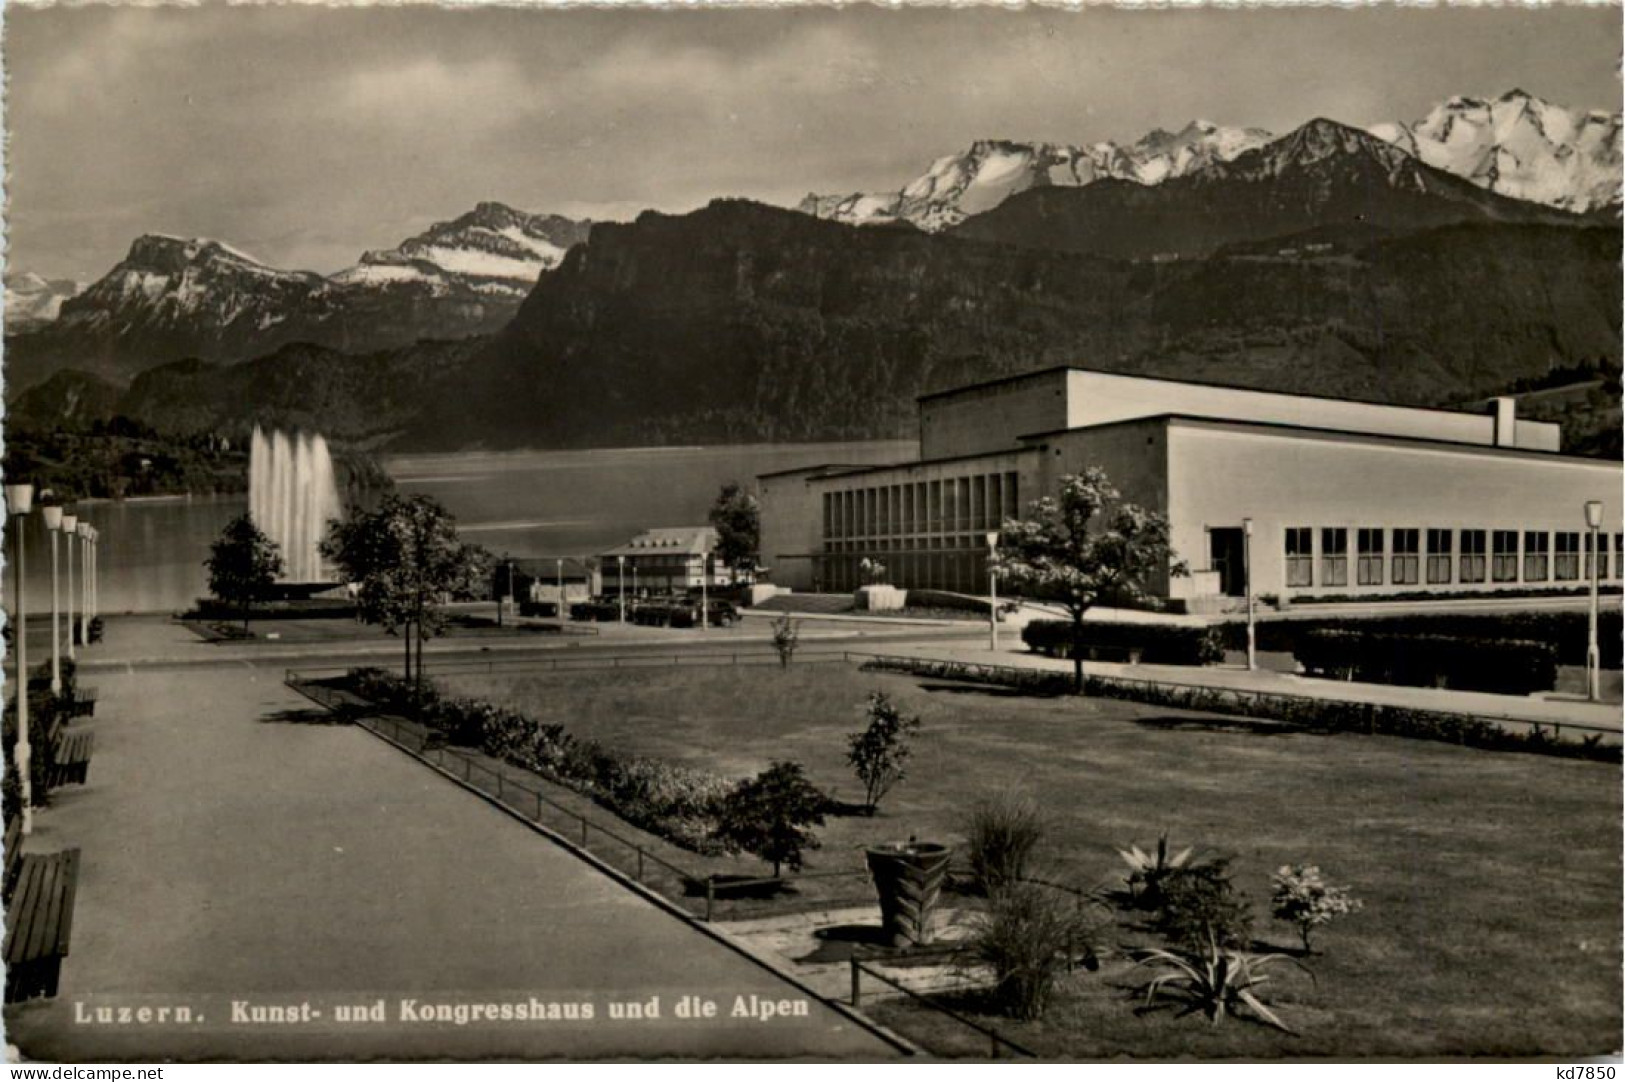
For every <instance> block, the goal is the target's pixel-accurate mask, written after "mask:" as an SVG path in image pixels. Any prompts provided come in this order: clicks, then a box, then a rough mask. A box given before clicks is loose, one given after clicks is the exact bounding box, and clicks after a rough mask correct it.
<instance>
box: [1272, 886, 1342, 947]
mask: <svg viewBox="0 0 1625 1082" xmlns="http://www.w3.org/2000/svg"><path fill="white" fill-rule="evenodd" d="M1270 886H1271V888H1272V890H1271V893H1270V914H1271V915H1272V916H1274V917H1275V919H1276V920H1280V921H1285V922H1287V923H1288V924H1292V925H1295V926H1296V927H1297V929H1298V938H1299V939H1301V940H1303V950H1304V953H1305V954H1308V953H1310V952H1311V951H1312V950H1313V948H1312V947H1311V946H1310V945H1309V937H1310V935H1311V934H1312V933H1313V932H1314V930H1315V929H1316V928H1319V927H1320V926H1321V925H1323V924H1330V923H1331V922H1332V921H1334V920H1336V919H1337V918H1338V917H1344V916H1347V915H1348V914H1350V913H1355V912H1358V911H1359V910H1360V909H1362V908H1364V905H1363V903H1361V902H1360V901H1359V899H1357V898H1354V897H1352V896H1350V894H1349V892H1348V888H1347V887H1335V886H1333V885H1332V884H1330V883H1328V882H1326V880H1325V879H1324V878H1322V877H1321V874H1320V869H1319V868H1317V867H1315V866H1314V865H1313V864H1292V865H1282V866H1281V868H1280V870H1278V871H1277V872H1276V873H1275V875H1273V876H1272V877H1271V878H1270Z"/></svg>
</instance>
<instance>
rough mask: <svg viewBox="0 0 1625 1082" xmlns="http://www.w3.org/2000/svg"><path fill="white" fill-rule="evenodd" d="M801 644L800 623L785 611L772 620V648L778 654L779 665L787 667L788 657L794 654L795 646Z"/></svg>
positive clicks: (788, 663) (788, 665)
mask: <svg viewBox="0 0 1625 1082" xmlns="http://www.w3.org/2000/svg"><path fill="white" fill-rule="evenodd" d="M799 645H801V624H800V622H799V621H796V620H792V619H790V614H789V613H785V614H784V615H783V616H780V617H779V618H778V619H777V620H774V621H773V649H774V650H776V651H777V652H778V655H779V667H780V668H785V669H788V668H789V667H790V659H791V658H793V657H795V656H796V647H797V646H799Z"/></svg>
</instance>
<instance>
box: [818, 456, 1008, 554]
mask: <svg viewBox="0 0 1625 1082" xmlns="http://www.w3.org/2000/svg"><path fill="white" fill-rule="evenodd" d="M1018 490H1019V485H1018V483H1017V475H1016V473H1015V472H1014V471H1012V472H1009V473H988V474H979V475H977V476H974V477H950V478H947V479H945V480H941V481H913V482H909V483H907V484H897V485H879V486H875V487H871V488H854V489H847V490H846V491H844V492H826V493H824V537H825V539H826V540H828V539H832V538H852V537H904V536H908V535H911V534H928V533H953V532H955V531H969V530H994V529H997V528H998V527H999V524H1000V523H1001V522H1003V521H1004V519H1006V518H1009V517H1013V516H1015V515H1016V513H1017V511H1018V509H1019V507H1020V506H1021V497H1020V492H1019V491H1018Z"/></svg>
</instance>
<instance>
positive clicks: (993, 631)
mask: <svg viewBox="0 0 1625 1082" xmlns="http://www.w3.org/2000/svg"><path fill="white" fill-rule="evenodd" d="M998 555H999V531H997V530H989V531H988V533H987V648H988V649H989V650H992V651H993V652H995V653H997V652H998V649H999V574H998V571H997V570H996V569H995V567H994V561H995V560H996V559H998Z"/></svg>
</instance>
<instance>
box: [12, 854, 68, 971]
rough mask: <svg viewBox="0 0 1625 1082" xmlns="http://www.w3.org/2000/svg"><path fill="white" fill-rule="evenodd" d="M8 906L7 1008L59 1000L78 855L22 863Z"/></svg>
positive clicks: (32, 858)
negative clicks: (49, 998)
mask: <svg viewBox="0 0 1625 1082" xmlns="http://www.w3.org/2000/svg"><path fill="white" fill-rule="evenodd" d="M20 863H21V870H20V873H19V874H18V876H17V885H16V889H15V892H14V893H13V894H12V896H11V899H10V901H9V902H8V903H7V905H6V943H5V950H6V1002H7V1003H20V1002H22V1001H23V1000H25V999H33V998H34V997H36V996H54V995H56V989H57V981H58V979H59V978H60V977H61V974H62V959H63V958H65V957H67V955H68V946H69V940H70V939H71V937H72V933H73V903H74V897H75V895H76V893H77V892H78V889H79V850H77V849H68V850H65V851H63V852H60V853H30V854H28V855H26V856H24V857H22V858H21V859H20Z"/></svg>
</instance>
